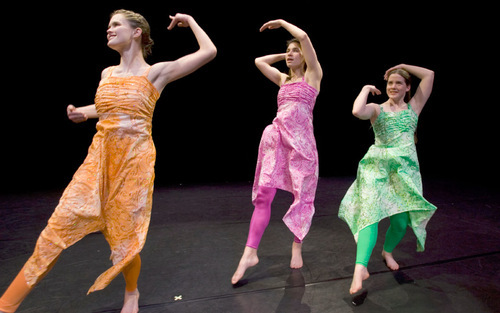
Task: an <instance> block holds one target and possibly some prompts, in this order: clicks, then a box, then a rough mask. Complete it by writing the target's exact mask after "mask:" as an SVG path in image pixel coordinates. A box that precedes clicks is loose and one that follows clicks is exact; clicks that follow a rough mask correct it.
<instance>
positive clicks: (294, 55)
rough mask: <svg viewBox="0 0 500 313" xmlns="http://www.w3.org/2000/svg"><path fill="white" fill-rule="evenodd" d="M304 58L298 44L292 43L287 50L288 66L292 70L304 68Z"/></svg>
mask: <svg viewBox="0 0 500 313" xmlns="http://www.w3.org/2000/svg"><path fill="white" fill-rule="evenodd" d="M303 63H304V57H303V56H302V51H301V50H300V46H299V45H298V44H297V43H296V42H292V43H291V44H290V45H289V46H288V48H287V49H286V66H288V67H289V68H290V69H295V68H298V67H300V66H303Z"/></svg>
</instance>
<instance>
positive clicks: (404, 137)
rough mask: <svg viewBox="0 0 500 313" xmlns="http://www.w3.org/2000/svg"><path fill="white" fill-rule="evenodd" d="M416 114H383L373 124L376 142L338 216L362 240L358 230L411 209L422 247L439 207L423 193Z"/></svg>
mask: <svg viewBox="0 0 500 313" xmlns="http://www.w3.org/2000/svg"><path fill="white" fill-rule="evenodd" d="M417 121H418V116H417V114H416V113H415V112H414V111H413V109H412V108H411V106H410V104H408V109H407V110H403V111H399V112H385V111H384V110H383V108H382V106H380V115H379V116H378V118H377V120H376V121H375V122H374V123H373V131H374V133H375V144H373V145H372V146H371V147H370V149H369V150H368V152H367V153H366V155H365V156H364V157H363V159H362V160H361V161H360V162H359V165H358V173H357V177H356V180H355V181H354V183H353V184H352V185H351V187H350V188H349V190H348V191H347V193H346V195H345V196H344V199H342V202H341V204H340V209H339V217H340V218H341V219H343V220H344V221H345V222H346V223H347V224H348V225H349V228H350V229H351V231H352V233H353V235H354V239H355V240H356V242H357V241H358V234H359V231H360V230H362V229H363V228H365V227H367V226H369V225H371V224H374V223H378V222H379V221H380V220H382V219H384V218H386V217H389V216H392V215H394V214H398V213H402V212H408V213H409V216H410V225H409V226H410V227H411V228H412V229H413V232H414V233H415V236H416V237H417V251H423V250H424V245H425V237H426V231H425V227H426V225H427V222H428V221H429V219H430V218H431V216H432V215H433V214H434V212H435V210H436V207H435V206H434V205H432V204H431V203H429V202H428V201H427V200H425V199H424V197H423V196H422V179H421V176H420V169H419V164H418V158H417V151H416V147H415V140H414V133H415V130H416V128H417Z"/></svg>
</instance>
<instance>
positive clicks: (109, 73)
mask: <svg viewBox="0 0 500 313" xmlns="http://www.w3.org/2000/svg"><path fill="white" fill-rule="evenodd" d="M115 68H116V65H114V66H110V67H108V73H107V74H106V78H110V77H111V74H113V70H114V69H115Z"/></svg>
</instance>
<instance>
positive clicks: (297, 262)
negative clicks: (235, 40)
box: [290, 241, 304, 269]
mask: <svg viewBox="0 0 500 313" xmlns="http://www.w3.org/2000/svg"><path fill="white" fill-rule="evenodd" d="M303 265H304V261H303V260H302V243H296V242H295V241H294V242H293V245H292V260H291V261H290V267H291V268H296V269H297V268H302V266H303Z"/></svg>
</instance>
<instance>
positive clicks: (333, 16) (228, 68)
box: [1, 1, 499, 192]
mask: <svg viewBox="0 0 500 313" xmlns="http://www.w3.org/2000/svg"><path fill="white" fill-rule="evenodd" d="M103 2H104V1H103ZM227 3H228V2H227V1H225V2H220V3H219V2H210V4H207V2H205V4H203V5H198V4H191V3H190V2H183V3H182V4H183V6H179V4H181V2H180V1H177V2H175V3H173V2H172V3H164V4H158V3H156V1H142V2H139V1H137V2H135V3H134V4H130V3H124V2H123V1H121V2H120V1H106V2H105V3H101V4H97V5H94V4H89V3H83V2H82V3H77V2H75V3H71V4H66V5H65V6H60V5H52V6H51V5H42V4H36V5H30V6H26V7H21V6H16V7H14V8H11V9H9V10H8V11H7V12H5V13H4V15H7V16H8V17H7V18H6V20H5V21H6V24H4V36H3V45H2V46H3V48H4V49H3V50H4V57H3V60H4V75H5V79H4V82H3V83H2V94H3V95H4V97H3V101H2V103H3V122H2V123H1V133H2V135H3V140H2V143H3V144H2V147H1V150H2V153H1V155H2V164H3V170H2V172H3V173H2V179H1V182H2V184H4V186H3V187H2V192H12V191H18V190H27V189H32V190H44V189H49V188H61V187H64V186H65V185H66V184H67V183H68V182H69V180H70V179H71V176H72V174H73V173H74V171H75V170H76V169H77V167H78V166H79V164H81V162H82V161H83V159H84V157H85V155H86V152H87V148H88V146H89V144H90V142H91V139H92V136H93V134H94V133H95V123H96V121H95V120H94V121H88V122H86V123H83V124H73V123H71V122H70V121H69V120H68V119H67V118H66V111H65V110H66V106H67V105H68V104H69V103H72V104H74V105H75V106H82V105H87V104H91V103H93V97H94V94H95V90H96V87H97V84H98V82H99V79H100V73H101V71H102V70H103V69H104V68H105V67H107V66H110V65H115V64H117V63H118V62H119V55H118V54H117V53H116V52H115V51H112V50H111V49H109V48H108V47H107V46H106V28H107V24H108V21H109V14H110V13H111V12H112V11H113V10H114V9H118V8H126V9H131V10H134V11H137V12H139V13H141V14H143V15H144V16H145V17H146V19H147V20H148V21H149V23H150V24H151V28H152V37H153V39H154V40H155V45H154V47H153V55H152V56H150V57H149V58H148V60H147V61H148V62H149V63H150V64H152V63H155V62H159V61H165V60H173V59H175V58H177V57H180V56H182V55H185V54H187V53H190V52H193V51H194V50H195V49H196V48H197V45H196V41H195V38H194V36H193V35H192V33H191V31H190V30H188V29H181V28H176V29H174V30H172V31H168V30H167V29H166V27H167V26H168V24H169V22H170V20H169V19H168V15H169V14H172V15H173V14H175V13H176V12H181V13H187V14H191V15H192V16H193V17H194V18H195V19H196V20H197V22H198V23H199V24H200V26H201V27H202V28H203V29H204V30H205V31H206V32H207V33H208V34H209V36H210V37H211V38H212V40H213V41H214V43H215V45H216V46H217V48H218V55H217V57H216V59H215V60H214V61H212V62H211V63H209V64H208V65H206V66H205V67H203V68H202V69H200V70H199V71H197V72H196V73H194V74H192V75H190V76H189V77H186V78H183V79H182V80H179V81H176V82H174V83H172V84H171V85H169V86H167V88H166V89H165V90H164V91H163V93H162V96H161V98H160V100H159V101H158V103H157V107H156V111H155V117H154V120H153V138H154V140H155V143H156V148H157V163H156V183H157V184H160V185H164V184H167V185H168V184H179V183H202V184H205V183H219V182H227V181H229V182H231V181H251V180H252V179H253V173H254V169H255V162H256V157H257V148H258V144H259V140H260V136H261V134H262V131H263V130H264V128H265V126H266V125H268V124H269V123H271V121H272V119H273V118H274V116H275V112H276V94H277V91H278V88H277V87H276V86H275V85H273V84H272V83H271V82H270V81H268V80H266V78H264V76H262V75H261V74H260V73H259V72H258V70H257V69H256V67H255V66H254V63H253V60H254V58H255V57H258V56H261V55H264V54H270V53H277V52H283V51H284V50H285V42H286V40H287V39H289V38H290V35H289V34H288V33H287V32H286V31H285V30H283V29H279V30H270V31H265V32H263V33H259V31H258V30H259V27H260V26H261V25H262V24H263V23H264V22H266V21H268V20H271V19H276V18H283V19H286V20H288V21H289V22H291V23H293V24H296V25H297V26H299V27H301V28H302V29H304V30H305V31H306V32H307V33H308V34H309V36H310V37H311V40H312V42H313V44H314V46H315V48H316V52H317V54H318V57H319V60H320V62H321V64H322V67H323V71H324V79H323V81H322V86H321V93H320V95H319V97H318V99H317V102H316V108H315V111H314V124H315V134H316V139H317V144H318V151H319V154H320V176H323V177H327V176H345V175H348V176H352V175H355V173H356V167H357V163H358V161H359V159H360V158H361V157H362V156H363V155H364V153H365V152H366V150H367V149H368V147H369V145H370V144H371V143H372V142H373V133H372V130H371V129H370V125H369V124H370V123H369V122H367V121H359V120H357V119H356V118H354V117H353V116H352V115H351V109H352V102H353V101H354V99H355V97H356V96H357V94H358V93H359V91H360V89H361V87H362V86H363V85H365V84H374V85H376V86H377V87H379V89H381V90H385V83H384V81H383V74H384V72H385V70H386V69H387V68H389V67H391V66H393V65H396V64H399V63H408V64H414V65H419V66H423V67H427V68H430V69H432V70H434V71H435V73H436V77H435V84H434V91H433V94H432V96H431V98H430V100H429V102H428V103H427V106H426V108H425V109H424V111H423V113H422V114H421V116H420V121H419V128H418V136H419V142H418V145H417V147H418V153H419V158H420V163H421V170H422V174H423V176H424V178H425V177H438V178H453V179H467V180H474V181H475V182H477V183H478V184H482V183H484V182H486V181H487V180H489V179H490V178H495V175H496V174H497V173H498V170H497V167H496V158H495V157H494V154H493V150H494V149H496V142H497V141H498V140H497V139H496V138H495V137H496V135H498V133H499V132H498V130H497V129H498V128H497V127H496V126H495V123H496V121H497V112H498V110H497V109H496V107H497V106H498V103H496V102H497V101H496V100H494V99H496V95H495V91H496V80H494V79H493V76H494V75H490V73H495V71H496V70H497V69H496V68H497V59H498V56H497V55H496V54H495V53H494V51H497V50H498V49H497V48H496V46H495V45H496V44H497V40H498V31H497V30H495V29H494V28H493V27H494V24H495V23H494V21H493V20H492V19H491V18H490V16H491V15H490V14H489V13H490V12H492V11H493V8H488V7H485V6H480V5H478V4H479V3H475V4H474V7H472V5H471V4H470V2H469V3H467V4H466V5H454V6H451V7H450V6H448V7H443V6H442V5H441V4H440V5H439V6H438V4H436V5H429V4H423V3H422V2H414V3H413V2H412V3H409V2H405V3H388V4H384V5H380V4H371V5H366V4H364V3H360V2H357V3H355V4H346V3H342V4H333V5H332V4H331V3H329V2H326V1H321V2H318V3H316V2H315V1H307V2H300V3H299V4H297V3H294V2H288V3H286V2H282V1H280V2H279V3H276V4H275V3H274V2H267V3H265V4H254V5H252V4H236V2H232V3H230V5H227ZM280 66H282V69H283V70H284V69H285V68H284V64H280ZM496 75H498V74H496ZM415 85H416V84H415ZM385 99H386V96H385V95H384V96H379V97H377V98H373V99H371V100H373V101H375V102H382V101H384V100H385Z"/></svg>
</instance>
